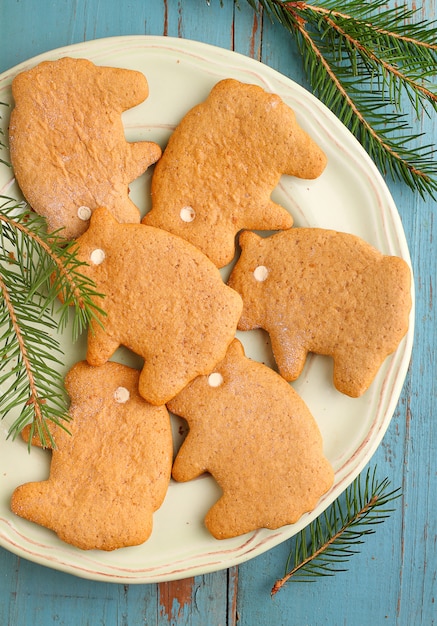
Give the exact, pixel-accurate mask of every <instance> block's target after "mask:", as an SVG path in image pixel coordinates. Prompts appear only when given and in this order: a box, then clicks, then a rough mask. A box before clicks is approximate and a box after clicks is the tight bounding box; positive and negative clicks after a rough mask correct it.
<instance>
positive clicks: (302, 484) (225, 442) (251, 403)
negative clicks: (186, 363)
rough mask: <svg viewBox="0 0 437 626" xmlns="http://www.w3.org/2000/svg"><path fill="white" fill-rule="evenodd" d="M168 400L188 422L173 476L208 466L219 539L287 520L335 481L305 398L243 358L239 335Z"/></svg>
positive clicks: (209, 517)
mask: <svg viewBox="0 0 437 626" xmlns="http://www.w3.org/2000/svg"><path fill="white" fill-rule="evenodd" d="M167 407H168V408H169V410H170V411H172V412H173V413H175V414H177V415H179V416H181V417H183V418H184V419H186V420H187V422H188V425H189V433H188V435H187V437H186V439H185V441H184V442H183V444H182V446H181V448H180V450H179V452H178V454H177V456H176V459H175V461H174V464H173V470H172V475H173V478H174V479H175V480H177V481H187V480H192V479H194V478H196V477H198V476H200V475H201V474H203V473H204V472H209V473H210V474H211V475H212V476H213V477H214V479H215V480H216V481H217V483H218V484H219V486H220V487H221V489H222V492H223V493H222V496H221V497H220V499H219V500H218V501H217V502H216V503H215V504H214V505H213V506H212V508H211V509H210V510H209V511H208V513H207V514H206V517H205V524H206V526H207V528H208V530H209V531H210V532H211V533H212V535H213V536H214V537H216V538H217V539H226V538H230V537H235V536H238V535H242V534H244V533H246V532H249V531H253V530H256V529H258V528H270V529H275V528H278V527H280V526H284V525H286V524H293V523H295V522H296V521H297V520H298V519H299V518H300V517H301V516H302V515H303V514H304V513H306V512H308V511H311V510H312V509H314V507H315V506H316V505H317V503H318V501H319V499H320V498H321V497H322V496H323V494H325V493H326V492H327V491H328V490H329V489H330V487H331V485H332V483H333V480H334V472H333V469H332V467H331V465H330V463H329V461H328V460H327V459H326V458H325V456H324V452H323V443H322V437H321V433H320V430H319V427H318V425H317V423H316V421H315V419H314V418H313V416H312V415H311V413H310V411H309V409H308V407H307V406H306V404H305V403H304V401H303V400H302V399H301V398H300V396H299V395H298V394H297V393H296V391H294V389H293V388H292V387H291V386H290V385H289V384H288V383H287V382H286V381H285V380H284V379H283V378H282V377H281V376H280V375H279V374H277V373H276V372H274V371H273V370H272V369H270V368H269V367H267V366H265V365H263V364H262V363H259V362H257V361H253V360H251V359H249V358H247V357H246V356H245V354H244V349H243V346H242V344H241V343H240V342H239V341H238V340H237V339H235V340H234V341H233V343H232V344H231V345H230V347H229V349H228V352H227V354H226V357H225V358H224V359H223V361H221V362H220V363H218V364H217V366H216V367H215V369H214V371H213V372H211V373H210V374H209V375H206V376H199V377H198V378H196V379H195V380H194V381H192V382H191V383H190V384H189V385H188V386H187V387H186V388H185V389H183V391H181V393H179V394H178V395H177V396H176V397H175V398H174V399H173V400H172V401H171V402H169V403H168V405H167Z"/></svg>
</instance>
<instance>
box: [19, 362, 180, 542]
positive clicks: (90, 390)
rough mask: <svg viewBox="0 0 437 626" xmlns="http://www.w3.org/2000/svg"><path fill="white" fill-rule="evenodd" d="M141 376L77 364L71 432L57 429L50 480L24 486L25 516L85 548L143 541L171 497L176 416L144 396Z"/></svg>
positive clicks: (70, 385) (71, 378) (120, 368)
mask: <svg viewBox="0 0 437 626" xmlns="http://www.w3.org/2000/svg"><path fill="white" fill-rule="evenodd" d="M138 378H139V372H137V371H136V370H134V369H132V368H129V367H127V366H125V365H120V364H118V363H112V362H109V363H106V364H105V365H103V366H102V367H98V368H96V367H91V366H90V365H88V364H87V363H85V362H80V363H78V364H76V365H75V366H74V367H73V368H72V369H71V370H70V371H69V373H68V374H67V377H66V380H65V386H66V389H67V391H68V393H69V395H70V398H71V406H70V411H69V414H70V417H71V421H70V422H69V423H68V425H67V426H68V429H69V431H70V434H69V433H67V432H66V431H65V430H64V429H62V428H61V427H58V426H54V427H52V434H53V437H54V440H55V442H56V449H55V450H53V452H52V460H51V465H50V475H49V478H48V479H47V480H45V481H41V482H32V483H27V484H24V485H21V486H19V487H17V489H16V490H15V491H14V493H13V495H12V500H11V508H12V511H13V512H14V513H16V514H17V515H19V516H21V517H23V518H25V519H28V520H30V521H32V522H36V523H37V524H40V525H42V526H45V527H47V528H50V529H51V530H53V531H55V532H56V533H57V534H58V536H59V537H60V538H61V539H62V540H63V541H65V542H67V543H69V544H72V545H74V546H76V547H78V548H81V549H83V550H91V549H99V550H114V549H116V548H121V547H124V546H132V545H138V544H141V543H143V542H144V541H146V540H147V539H148V537H149V536H150V534H151V532H152V524H153V513H154V511H156V510H157V509H158V508H159V507H160V506H161V504H162V502H163V500H164V497H165V495H166V492H167V488H168V484H169V480H170V472H171V464H172V455H173V444H172V434H171V426H170V417H169V414H168V412H167V410H166V408H165V407H164V406H161V407H155V406H152V405H150V404H149V403H147V402H146V401H145V400H144V399H143V398H141V397H140V396H139V394H138V390H137V388H138Z"/></svg>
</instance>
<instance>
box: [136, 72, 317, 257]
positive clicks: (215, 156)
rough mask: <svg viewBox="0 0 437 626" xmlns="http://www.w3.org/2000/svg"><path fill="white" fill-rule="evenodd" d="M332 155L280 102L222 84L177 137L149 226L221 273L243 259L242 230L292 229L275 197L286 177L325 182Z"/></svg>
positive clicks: (158, 172)
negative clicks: (181, 241) (186, 245)
mask: <svg viewBox="0 0 437 626" xmlns="http://www.w3.org/2000/svg"><path fill="white" fill-rule="evenodd" d="M325 165H326V156H325V154H324V153H323V152H322V150H321V149H320V148H319V147H318V146H317V145H316V143H315V142H314V141H313V140H312V139H311V138H310V137H309V135H308V134H307V133H306V132H304V131H303V130H302V128H301V127H300V126H299V125H298V123H297V122H296V117H295V114H294V112H293V110H292V109H290V108H289V107H288V106H287V105H286V104H285V103H284V102H283V101H282V100H281V98H280V97H279V96H277V95H275V94H271V93H267V92H266V91H264V90H263V89H262V88H261V87H258V86H257V85H250V84H245V83H241V82H239V81H237V80H234V79H226V80H222V81H220V82H219V83H218V84H217V85H215V87H214V88H213V89H212V91H211V93H210V95H209V97H208V98H207V99H206V100H205V101H204V102H202V103H201V104H199V105H197V106H195V107H194V108H193V109H192V110H190V111H189V112H188V113H187V114H186V115H185V116H184V117H183V119H182V120H181V122H180V123H179V124H178V126H177V127H176V129H175V131H174V132H173V134H172V135H171V137H170V140H169V142H168V144H167V147H166V149H165V150H164V154H163V156H162V158H161V159H160V161H159V163H158V164H157V166H156V168H155V171H154V174H153V178H152V209H151V211H150V212H149V213H147V214H146V216H145V217H144V218H143V221H144V223H145V224H149V225H151V226H158V227H159V228H164V229H166V230H169V231H170V232H173V233H175V234H177V235H180V236H181V237H184V238H185V239H187V240H188V241H190V242H191V243H193V244H194V245H196V246H197V247H198V248H200V249H201V250H202V251H203V252H204V253H205V254H206V255H207V256H209V258H210V259H211V260H212V261H213V262H214V263H215V264H216V265H217V266H218V267H222V266H224V265H226V264H227V263H229V262H230V261H231V260H232V259H233V257H234V254H235V235H236V233H237V232H238V231H239V230H241V229H242V228H250V229H257V230H278V229H285V228H290V227H291V226H292V224H293V219H292V217H291V215H290V214H289V213H288V211H286V210H285V209H284V208H283V207H281V206H279V205H278V204H276V203H275V202H273V201H272V200H271V198H270V196H271V193H272V191H273V189H274V188H275V187H276V185H277V184H278V182H279V179H280V177H281V175H282V174H289V175H292V176H297V177H299V178H308V179H313V178H316V177H318V176H319V175H320V174H321V173H322V172H323V170H324V168H325Z"/></svg>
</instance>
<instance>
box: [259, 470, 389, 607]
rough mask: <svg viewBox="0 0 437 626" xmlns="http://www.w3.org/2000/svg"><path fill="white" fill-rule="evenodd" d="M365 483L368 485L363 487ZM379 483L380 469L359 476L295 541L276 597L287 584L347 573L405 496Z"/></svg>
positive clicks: (277, 583) (275, 588)
mask: <svg viewBox="0 0 437 626" xmlns="http://www.w3.org/2000/svg"><path fill="white" fill-rule="evenodd" d="M363 483H364V484H363ZM389 486H390V483H389V481H388V479H387V478H385V479H384V480H383V481H381V482H379V481H378V480H377V478H376V468H375V469H374V470H373V472H371V471H370V469H368V470H367V472H366V475H365V478H364V479H363V476H362V475H360V476H358V477H357V478H356V479H355V480H354V481H353V483H352V484H351V485H350V486H349V487H348V488H347V489H346V491H345V492H344V493H343V494H342V496H340V497H339V498H337V500H334V502H333V503H332V504H331V505H330V507H328V509H327V510H326V511H324V512H323V513H322V515H320V516H319V517H318V518H317V519H316V520H314V521H313V522H311V523H310V524H309V525H308V526H307V527H306V528H304V529H303V530H302V531H301V532H300V533H298V534H297V535H295V536H294V537H293V538H292V539H291V547H290V553H289V556H288V559H287V562H286V566H285V574H284V576H283V577H282V578H280V579H278V580H277V581H276V582H275V584H274V585H273V588H272V590H271V595H272V596H273V595H275V594H276V593H277V592H278V591H279V590H280V589H281V588H282V587H283V586H284V585H285V584H286V583H287V582H289V581H294V582H314V581H315V580H317V579H318V578H319V577H320V576H333V575H334V574H335V573H337V572H343V571H345V563H347V562H348V561H349V559H350V558H351V557H352V556H353V555H354V554H357V553H358V552H359V548H360V546H361V544H362V543H363V542H364V538H365V537H366V536H367V535H371V534H373V533H374V532H375V526H376V525H378V524H381V523H382V522H384V521H385V520H386V519H387V518H388V517H389V515H390V513H392V512H393V510H394V509H393V508H391V507H389V506H388V505H389V504H390V503H391V502H393V501H394V500H395V499H397V498H399V497H400V496H401V493H400V490H399V489H395V490H393V491H388V488H389Z"/></svg>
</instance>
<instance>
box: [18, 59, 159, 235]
mask: <svg viewBox="0 0 437 626" xmlns="http://www.w3.org/2000/svg"><path fill="white" fill-rule="evenodd" d="M148 93H149V91H148V84H147V80H146V78H145V76H144V75H143V74H142V73H141V72H137V71H134V70H127V69H119V68H112V67H100V66H96V65H94V64H93V63H91V61H88V60H86V59H73V58H69V57H66V58H62V59H59V60H57V61H44V62H42V63H40V64H39V65H37V66H36V67H34V68H32V69H30V70H28V71H25V72H22V73H20V74H18V75H17V76H16V77H15V79H14V80H13V82H12V94H13V97H14V100H15V108H14V109H13V111H12V114H11V120H10V127H9V144H10V150H11V162H12V165H13V168H14V173H15V176H16V179H17V182H18V184H19V186H20V188H21V190H22V192H23V194H24V196H25V198H26V199H27V201H28V202H29V204H30V205H31V206H32V208H33V209H34V210H35V211H36V212H37V213H40V214H41V215H43V216H44V217H45V218H46V220H47V225H48V229H49V230H50V231H53V230H57V229H59V228H62V229H63V230H62V235H64V236H65V237H67V238H74V237H77V236H78V235H80V234H81V233H82V232H84V231H85V230H86V228H87V227H88V221H89V217H90V215H91V213H92V211H93V210H94V209H95V208H96V207H97V206H105V207H107V208H108V209H109V210H111V212H112V213H113V214H114V215H115V217H116V218H117V219H118V220H119V221H121V222H139V221H140V212H139V210H138V208H137V207H136V206H135V204H134V203H133V202H132V200H130V198H129V188H128V185H129V183H130V182H132V181H133V180H134V179H135V178H137V177H138V176H140V174H142V173H143V172H145V171H146V169H147V168H148V167H149V166H150V165H151V164H152V163H155V161H157V160H158V159H159V157H160V156H161V149H160V147H159V146H158V145H157V144H155V143H152V142H146V141H142V142H136V143H128V142H127V141H126V139H125V135H124V127H123V123H122V118H121V114H122V113H123V111H125V110H126V109H129V108H131V107H134V106H136V105H138V104H140V103H141V102H143V100H145V99H146V98H147V96H148Z"/></svg>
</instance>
